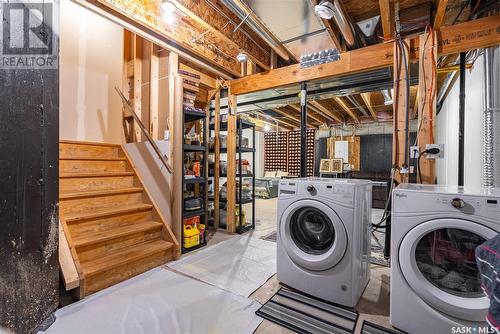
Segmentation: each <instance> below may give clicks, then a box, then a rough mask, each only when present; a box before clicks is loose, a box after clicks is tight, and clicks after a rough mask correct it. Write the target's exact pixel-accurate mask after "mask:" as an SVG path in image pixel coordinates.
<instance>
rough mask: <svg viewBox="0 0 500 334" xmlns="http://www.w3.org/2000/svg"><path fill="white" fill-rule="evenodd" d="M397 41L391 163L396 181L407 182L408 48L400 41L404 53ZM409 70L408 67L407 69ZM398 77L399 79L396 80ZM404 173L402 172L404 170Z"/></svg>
mask: <svg viewBox="0 0 500 334" xmlns="http://www.w3.org/2000/svg"><path fill="white" fill-rule="evenodd" d="M398 43H399V42H398V41H395V42H394V98H395V101H394V104H393V136H392V163H393V167H395V168H396V170H397V171H398V172H397V173H396V174H395V177H396V180H397V181H398V182H404V183H407V182H408V179H409V174H408V170H409V166H408V165H407V163H406V155H405V153H407V152H409V140H407V139H408V138H406V132H407V126H406V124H407V123H409V120H408V122H407V120H406V117H407V116H408V118H409V117H410V115H407V114H406V112H407V110H406V109H407V108H406V107H407V103H408V102H409V101H408V98H409V96H408V95H409V94H408V90H407V75H406V68H407V66H409V48H408V45H406V43H405V42H403V43H402V49H403V50H404V55H403V53H402V51H401V49H400V47H399V46H398ZM408 71H409V69H408ZM398 79H399V80H398ZM405 170H406V172H405V173H402V172H403V171H405Z"/></svg>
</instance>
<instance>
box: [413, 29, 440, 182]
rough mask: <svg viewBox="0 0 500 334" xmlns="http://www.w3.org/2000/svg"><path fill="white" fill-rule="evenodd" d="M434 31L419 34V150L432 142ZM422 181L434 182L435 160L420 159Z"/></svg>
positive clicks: (434, 76) (434, 78) (435, 56)
mask: <svg viewBox="0 0 500 334" xmlns="http://www.w3.org/2000/svg"><path fill="white" fill-rule="evenodd" d="M436 39H437V38H436V33H435V32H432V33H431V32H428V33H427V35H425V34H424V35H421V36H420V49H419V52H420V57H419V58H420V66H419V80H418V82H419V85H418V94H417V95H418V109H419V112H418V115H419V121H418V123H419V131H418V133H417V142H418V146H419V149H420V151H423V150H425V148H426V145H427V144H434V132H435V123H434V119H435V118H436V103H437V101H436V94H437V81H436V78H437V74H436V60H437V52H436ZM420 171H421V173H422V174H421V176H422V183H430V184H434V183H435V179H436V170H435V160H432V159H426V158H425V157H424V158H423V159H421V160H420Z"/></svg>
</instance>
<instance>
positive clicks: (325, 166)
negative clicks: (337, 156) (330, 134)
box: [319, 159, 331, 173]
mask: <svg viewBox="0 0 500 334" xmlns="http://www.w3.org/2000/svg"><path fill="white" fill-rule="evenodd" d="M330 163H331V160H330V159H321V161H320V163H319V172H320V173H330Z"/></svg>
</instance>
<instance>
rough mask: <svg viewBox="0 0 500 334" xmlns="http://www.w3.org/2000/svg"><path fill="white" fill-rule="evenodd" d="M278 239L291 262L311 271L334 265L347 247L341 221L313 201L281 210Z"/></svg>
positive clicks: (300, 202) (302, 202)
mask: <svg viewBox="0 0 500 334" xmlns="http://www.w3.org/2000/svg"><path fill="white" fill-rule="evenodd" d="M279 238H280V239H279V240H278V242H280V246H281V247H283V248H284V249H285V250H286V253H287V254H288V256H289V257H290V259H291V260H292V261H293V262H294V263H295V264H297V265H299V266H301V267H303V268H305V269H308V270H314V271H322V270H326V269H329V268H332V267H333V266H335V265H336V264H337V263H339V262H340V260H342V257H343V256H344V253H345V251H346V248H347V234H346V231H345V228H344V224H343V223H342V221H341V220H340V218H339V217H338V215H337V214H336V213H335V211H334V210H332V209H331V208H330V207H329V206H327V205H325V204H324V203H321V202H319V201H316V200H309V199H307V200H300V201H297V202H294V203H293V204H291V205H290V206H289V207H288V208H287V209H286V210H285V212H283V215H282V216H281V220H280V228H279Z"/></svg>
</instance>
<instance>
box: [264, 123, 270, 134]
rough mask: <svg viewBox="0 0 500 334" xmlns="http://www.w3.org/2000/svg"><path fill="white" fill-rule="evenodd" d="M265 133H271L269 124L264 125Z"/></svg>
mask: <svg viewBox="0 0 500 334" xmlns="http://www.w3.org/2000/svg"><path fill="white" fill-rule="evenodd" d="M264 131H266V132H269V131H271V127H270V126H269V125H268V124H266V125H264Z"/></svg>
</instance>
